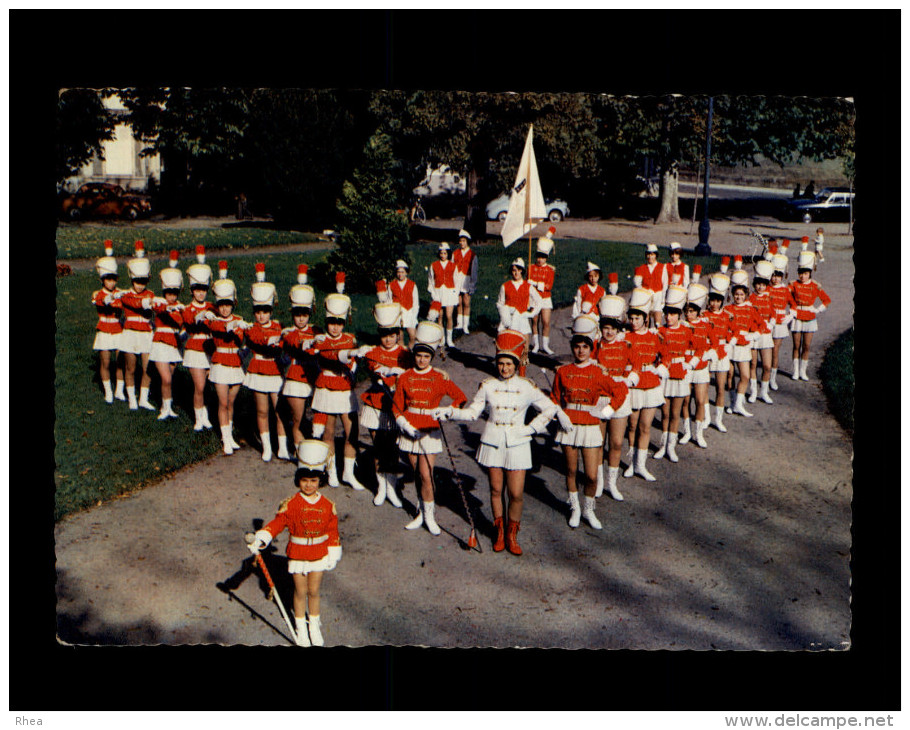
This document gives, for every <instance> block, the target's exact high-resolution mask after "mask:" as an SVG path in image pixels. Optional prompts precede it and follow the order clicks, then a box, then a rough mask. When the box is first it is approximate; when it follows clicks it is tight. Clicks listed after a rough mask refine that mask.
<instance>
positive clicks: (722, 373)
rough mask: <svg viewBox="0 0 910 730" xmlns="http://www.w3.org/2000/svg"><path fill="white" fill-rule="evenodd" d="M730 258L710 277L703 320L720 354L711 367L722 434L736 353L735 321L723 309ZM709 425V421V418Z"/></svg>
mask: <svg viewBox="0 0 910 730" xmlns="http://www.w3.org/2000/svg"><path fill="white" fill-rule="evenodd" d="M728 268H729V258H728V257H726V256H725V257H724V258H723V259H722V260H721V265H720V271H718V272H716V273H714V274H712V275H711V278H710V289H709V291H708V308H707V309H706V310H705V313H704V319H705V320H707V321H708V323H709V324H710V325H711V334H710V337H709V342H710V343H711V348H712V349H713V350H714V351H715V352H716V353H717V359H716V360H713V361H712V362H711V364H710V365H709V366H708V368H709V370H710V371H711V374H712V375H713V376H714V384H715V396H714V427H715V428H716V429H717V430H718V431H720V432H721V433H726V432H727V427H726V426H725V425H724V411H725V408H724V405H725V402H726V395H727V379H728V378H729V377H730V369H731V367H732V363H731V362H730V354H731V352H732V350H733V337H734V333H733V320H732V318H731V316H730V313H729V312H727V311H726V309H724V302H725V301H726V299H727V292H728V291H729V289H730V277H729V276H727V271H728ZM709 422H710V419H709Z"/></svg>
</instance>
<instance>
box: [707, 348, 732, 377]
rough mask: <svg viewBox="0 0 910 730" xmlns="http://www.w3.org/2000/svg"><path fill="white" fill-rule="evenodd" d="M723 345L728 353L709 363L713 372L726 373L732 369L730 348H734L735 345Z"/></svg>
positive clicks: (709, 368)
mask: <svg viewBox="0 0 910 730" xmlns="http://www.w3.org/2000/svg"><path fill="white" fill-rule="evenodd" d="M723 347H724V349H725V350H726V353H727V354H726V355H724V356H723V357H718V358H717V359H716V360H712V361H711V362H709V363H708V370H710V371H711V372H712V373H726V372H729V371H730V350H732V349H733V346H732V345H726V344H725V345H723Z"/></svg>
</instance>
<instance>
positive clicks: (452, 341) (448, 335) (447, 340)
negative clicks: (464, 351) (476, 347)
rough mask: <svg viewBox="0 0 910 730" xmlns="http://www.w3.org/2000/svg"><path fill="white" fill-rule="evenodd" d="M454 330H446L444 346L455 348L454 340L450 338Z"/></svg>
mask: <svg viewBox="0 0 910 730" xmlns="http://www.w3.org/2000/svg"><path fill="white" fill-rule="evenodd" d="M453 332H454V330H446V345H448V346H449V347H455V340H454V339H453V337H452V333H453Z"/></svg>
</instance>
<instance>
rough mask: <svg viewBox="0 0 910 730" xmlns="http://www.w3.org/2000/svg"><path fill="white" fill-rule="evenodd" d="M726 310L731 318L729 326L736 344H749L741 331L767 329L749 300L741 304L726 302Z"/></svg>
mask: <svg viewBox="0 0 910 730" xmlns="http://www.w3.org/2000/svg"><path fill="white" fill-rule="evenodd" d="M726 310H727V312H729V313H730V316H731V317H732V318H733V319H732V321H731V322H730V326H731V328H732V329H733V332H734V334H735V341H736V344H737V345H741V346H745V345H748V344H749V340H748V339H746V337H745V335H744V334H743V333H746V332H761V331H762V329H763V328H764V329H767V327H766V326H764V323H763V322H762V320H761V316H760V315H759V313H758V310H757V309H756V308H755V307H753V306H752V304H751V303H749V302H744V303H743V304H728V305H727V306H726Z"/></svg>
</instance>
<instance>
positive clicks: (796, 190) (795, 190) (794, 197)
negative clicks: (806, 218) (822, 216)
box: [793, 183, 800, 200]
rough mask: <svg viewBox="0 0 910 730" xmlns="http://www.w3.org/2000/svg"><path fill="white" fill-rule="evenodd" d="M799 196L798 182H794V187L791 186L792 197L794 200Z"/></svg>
mask: <svg viewBox="0 0 910 730" xmlns="http://www.w3.org/2000/svg"><path fill="white" fill-rule="evenodd" d="M799 197H800V195H799V183H796V187H795V188H793V199H794V200H796V199H798V198H799Z"/></svg>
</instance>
